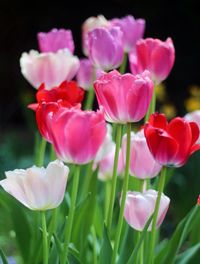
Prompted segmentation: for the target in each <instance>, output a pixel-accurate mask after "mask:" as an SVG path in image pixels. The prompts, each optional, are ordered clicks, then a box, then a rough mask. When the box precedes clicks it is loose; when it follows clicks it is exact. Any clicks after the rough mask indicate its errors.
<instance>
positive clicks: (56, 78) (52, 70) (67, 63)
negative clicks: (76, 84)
mask: <svg viewBox="0 0 200 264" xmlns="http://www.w3.org/2000/svg"><path fill="white" fill-rule="evenodd" d="M20 66H21V72H22V74H23V76H24V77H25V78H26V79H27V81H28V82H29V83H30V84H31V85H32V86H33V87H35V88H36V89H38V88H39V86H40V85H41V84H42V83H45V88H46V89H47V90H51V88H53V87H55V86H59V85H60V84H61V83H62V82H63V81H71V80H72V78H73V77H74V76H75V74H76V72H77V71H78V68H79V59H78V58H77V57H76V56H73V55H72V54H71V52H70V51H69V50H68V49H64V50H59V51H57V52H56V53H52V52H48V53H38V52H37V51H34V50H31V51H30V52H29V53H23V54H22V56H21V58H20Z"/></svg>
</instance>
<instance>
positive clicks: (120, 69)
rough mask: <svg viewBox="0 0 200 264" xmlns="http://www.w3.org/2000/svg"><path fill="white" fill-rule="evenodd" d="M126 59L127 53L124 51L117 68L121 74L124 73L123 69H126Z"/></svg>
mask: <svg viewBox="0 0 200 264" xmlns="http://www.w3.org/2000/svg"><path fill="white" fill-rule="evenodd" d="M127 60H128V54H127V53H124V58H123V62H122V64H121V66H120V68H119V72H120V73H121V74H124V73H125V71H126V64H127Z"/></svg>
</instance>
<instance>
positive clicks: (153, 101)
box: [144, 84, 156, 123]
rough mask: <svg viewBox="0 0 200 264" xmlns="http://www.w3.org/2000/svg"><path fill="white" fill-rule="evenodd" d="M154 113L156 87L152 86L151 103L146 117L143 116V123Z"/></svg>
mask: <svg viewBox="0 0 200 264" xmlns="http://www.w3.org/2000/svg"><path fill="white" fill-rule="evenodd" d="M155 111H156V85H155V84H154V89H153V96H152V99H151V103H150V105H149V109H148V111H147V113H146V116H145V119H144V120H145V123H146V122H147V121H148V120H149V117H150V115H151V114H153V113H155Z"/></svg>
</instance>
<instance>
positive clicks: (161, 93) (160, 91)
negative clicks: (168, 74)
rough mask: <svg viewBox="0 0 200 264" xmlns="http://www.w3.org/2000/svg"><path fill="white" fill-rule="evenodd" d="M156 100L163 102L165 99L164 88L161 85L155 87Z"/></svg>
mask: <svg viewBox="0 0 200 264" xmlns="http://www.w3.org/2000/svg"><path fill="white" fill-rule="evenodd" d="M155 92H156V99H157V100H158V101H160V102H163V101H164V100H165V99H166V98H167V93H166V86H165V85H164V84H163V83H160V84H159V85H156V86H155Z"/></svg>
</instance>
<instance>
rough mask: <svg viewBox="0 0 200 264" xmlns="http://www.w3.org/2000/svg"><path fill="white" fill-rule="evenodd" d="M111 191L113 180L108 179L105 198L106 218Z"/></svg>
mask: <svg viewBox="0 0 200 264" xmlns="http://www.w3.org/2000/svg"><path fill="white" fill-rule="evenodd" d="M110 192H111V180H107V181H106V182H105V199H104V216H105V218H106V216H107V215H108V209H109V201H110Z"/></svg>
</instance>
